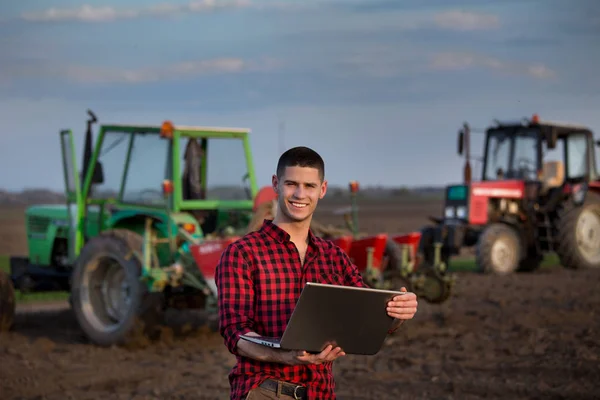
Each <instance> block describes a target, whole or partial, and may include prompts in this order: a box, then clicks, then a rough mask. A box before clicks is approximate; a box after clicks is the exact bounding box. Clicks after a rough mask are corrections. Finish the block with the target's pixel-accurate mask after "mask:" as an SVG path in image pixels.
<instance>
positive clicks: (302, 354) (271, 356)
mask: <svg viewBox="0 0 600 400" xmlns="http://www.w3.org/2000/svg"><path fill="white" fill-rule="evenodd" d="M246 335H248V336H259V335H258V333H256V332H248V333H247V334H246ZM237 349H238V352H239V353H240V355H242V356H245V357H249V358H252V359H255V360H259V361H269V362H277V363H281V364H287V365H302V364H323V363H325V362H330V361H334V360H336V359H337V358H339V357H342V356H345V355H346V353H344V351H343V350H342V349H341V348H340V347H335V348H333V346H332V345H330V344H329V345H327V346H326V347H325V348H324V349H323V351H322V352H320V353H319V354H311V353H308V352H306V351H287V350H280V349H272V348H269V347H265V346H262V345H260V344H257V343H252V342H248V341H246V340H244V339H240V340H239V341H238V343H237Z"/></svg>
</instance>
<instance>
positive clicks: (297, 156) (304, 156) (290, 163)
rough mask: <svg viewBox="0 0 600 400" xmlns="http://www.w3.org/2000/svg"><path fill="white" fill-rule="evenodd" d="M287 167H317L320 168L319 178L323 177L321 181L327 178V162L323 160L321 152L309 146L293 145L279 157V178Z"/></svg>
mask: <svg viewBox="0 0 600 400" xmlns="http://www.w3.org/2000/svg"><path fill="white" fill-rule="evenodd" d="M286 167H308V168H316V169H317V170H319V179H321V182H322V181H323V179H324V178H325V162H324V161H323V158H322V157H321V156H320V155H319V153H317V152H316V151H314V150H313V149H310V148H308V147H304V146H299V147H293V148H291V149H289V150H286V151H285V152H284V153H283V154H282V155H281V157H279V162H278V163H277V177H278V178H281V176H282V175H283V174H284V172H285V168H286Z"/></svg>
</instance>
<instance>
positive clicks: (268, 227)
mask: <svg viewBox="0 0 600 400" xmlns="http://www.w3.org/2000/svg"><path fill="white" fill-rule="evenodd" d="M261 230H262V231H263V232H264V233H266V234H267V235H269V236H270V237H272V238H273V239H275V240H277V241H278V242H279V243H285V242H289V241H290V234H289V233H287V232H286V231H284V230H283V229H281V228H280V227H278V226H277V225H275V224H274V223H273V220H270V219H265V220H264V221H263V225H262V227H261ZM315 239H316V236H315V234H314V233H313V231H312V229H309V230H308V243H309V244H312V245H313V246H315V248H316V249H318V250H319V251H320V250H321V246H320V244H319V242H318V241H317V240H315Z"/></svg>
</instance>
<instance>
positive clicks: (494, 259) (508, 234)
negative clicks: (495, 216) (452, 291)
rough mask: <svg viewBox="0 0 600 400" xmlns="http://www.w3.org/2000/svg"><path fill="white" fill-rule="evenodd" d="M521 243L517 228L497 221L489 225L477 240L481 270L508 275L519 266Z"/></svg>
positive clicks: (478, 263)
mask: <svg viewBox="0 0 600 400" xmlns="http://www.w3.org/2000/svg"><path fill="white" fill-rule="evenodd" d="M520 259H521V244H520V241H519V236H518V235H517V232H516V231H515V229H513V228H512V227H510V226H509V225H506V224H502V223H495V224H492V225H490V226H488V227H487V228H486V229H485V230H484V231H483V233H482V234H481V236H480V237H479V240H478V241H477V249H476V253H475V260H476V263H477V268H478V270H479V272H483V273H494V274H498V275H506V274H510V273H513V272H515V271H516V270H517V268H518V267H519V260H520Z"/></svg>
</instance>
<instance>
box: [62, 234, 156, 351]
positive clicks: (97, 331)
mask: <svg viewBox="0 0 600 400" xmlns="http://www.w3.org/2000/svg"><path fill="white" fill-rule="evenodd" d="M142 246H143V239H142V237H141V236H140V235H138V234H136V233H134V232H131V231H128V230H123V229H115V230H110V231H107V232H104V233H102V234H101V235H99V236H97V237H94V238H92V239H90V240H89V241H88V242H87V243H86V245H85V246H84V248H83V249H82V251H81V254H80V256H79V258H78V259H77V262H76V265H75V270H74V272H73V276H72V306H73V309H74V312H75V317H76V318H77V321H78V322H79V325H80V327H81V329H82V330H83V332H84V333H85V334H86V336H87V337H88V338H89V339H90V340H91V341H92V342H94V343H96V344H97V345H100V346H111V345H124V346H140V345H143V344H145V343H146V342H147V340H148V335H149V334H150V333H151V332H152V330H153V328H154V327H155V325H157V324H158V323H160V320H161V318H162V312H163V305H164V303H163V297H162V295H161V294H160V293H151V292H149V291H148V290H147V289H146V287H145V285H144V283H143V282H141V281H140V279H139V277H140V274H141V271H142V262H141V260H140V259H139V258H138V256H136V255H135V254H134V252H137V253H138V254H142Z"/></svg>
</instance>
